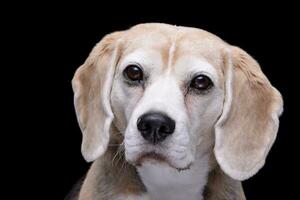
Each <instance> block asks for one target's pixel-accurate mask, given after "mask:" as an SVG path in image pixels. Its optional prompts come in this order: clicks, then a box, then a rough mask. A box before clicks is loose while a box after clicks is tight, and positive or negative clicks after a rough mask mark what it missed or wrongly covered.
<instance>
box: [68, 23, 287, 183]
mask: <svg viewBox="0 0 300 200" xmlns="http://www.w3.org/2000/svg"><path fill="white" fill-rule="evenodd" d="M72 83H73V89H74V93H75V108H76V112H77V117H78V121H79V125H80V127H81V129H82V132H83V144H82V153H83V155H84V157H85V158H86V160H88V161H92V160H94V159H96V158H97V157H99V156H100V155H102V154H103V153H104V152H105V150H106V148H107V145H108V142H109V135H110V133H109V132H110V127H111V123H114V125H115V127H117V129H118V131H119V133H120V134H123V136H124V141H123V144H124V146H125V158H126V160H127V161H128V162H131V163H133V164H136V165H139V164H142V162H146V160H149V159H150V160H159V161H162V162H166V163H168V164H169V165H170V166H171V167H173V168H177V169H186V168H188V167H189V166H190V165H192V164H193V162H194V160H195V159H196V158H197V157H201V156H203V155H204V154H207V153H208V152H211V151H212V150H213V149H214V154H215V157H216V159H217V161H218V163H219V165H220V166H221V168H222V169H223V170H224V172H225V173H227V174H228V175H230V176H231V177H233V178H235V179H238V180H243V179H246V178H248V177H250V176H252V175H253V174H254V173H256V172H257V171H258V170H259V169H260V168H261V167H262V165H263V164H264V160H265V157H266V155H267V153H268V151H269V149H270V147H271V145H272V144H273V142H274V139H275V137H276V133H277V129H278V116H279V115H280V113H281V111H282V99H281V96H280V94H279V92H278V91H277V90H276V89H275V88H273V87H272V86H271V84H270V83H269V81H268V80H267V78H266V77H265V76H264V74H263V73H262V72H261V70H260V67H259V65H258V64H257V63H256V61H255V60H253V59H252V58H251V57H250V56H249V55H248V54H247V53H246V52H244V51H243V50H241V49H239V48H237V47H233V46H230V45H228V44H227V43H225V42H223V41H222V40H221V39H219V38H218V37H216V36H214V35H212V34H210V33H208V32H205V31H203V30H199V29H194V28H186V27H175V26H170V25H165V24H142V25H137V26H135V27H133V28H131V29H129V30H128V31H123V32H116V33H113V34H111V35H108V36H106V37H105V38H104V39H102V41H101V42H100V43H99V44H97V45H96V47H95V48H94V50H93V51H92V53H91V54H90V56H89V58H88V59H87V61H86V62H85V63H84V64H83V65H82V66H81V67H80V68H79V69H78V70H77V72H76V74H75V76H74V79H73V82H72Z"/></svg>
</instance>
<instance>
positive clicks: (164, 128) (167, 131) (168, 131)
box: [158, 124, 172, 133]
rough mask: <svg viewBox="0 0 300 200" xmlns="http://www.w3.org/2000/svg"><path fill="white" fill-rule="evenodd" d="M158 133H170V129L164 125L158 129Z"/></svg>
mask: <svg viewBox="0 0 300 200" xmlns="http://www.w3.org/2000/svg"><path fill="white" fill-rule="evenodd" d="M158 131H159V132H161V133H172V131H171V129H170V127H169V126H167V125H166V124H162V125H161V126H160V127H159V129H158Z"/></svg>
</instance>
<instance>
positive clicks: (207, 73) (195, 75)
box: [190, 71, 216, 85]
mask: <svg viewBox="0 0 300 200" xmlns="http://www.w3.org/2000/svg"><path fill="white" fill-rule="evenodd" d="M199 75H205V76H207V77H208V78H209V79H210V80H211V82H212V83H213V84H214V85H215V83H216V80H215V78H214V76H213V75H212V74H210V73H209V72H206V71H199V72H196V73H192V74H191V75H190V82H191V81H192V80H193V79H194V78H196V77H197V76H199Z"/></svg>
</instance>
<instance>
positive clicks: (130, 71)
mask: <svg viewBox="0 0 300 200" xmlns="http://www.w3.org/2000/svg"><path fill="white" fill-rule="evenodd" d="M123 75H124V76H125V77H126V78H127V79H129V80H131V81H142V80H143V78H144V77H143V70H142V69H141V68H140V67H139V66H137V65H129V66H127V67H126V68H125V70H124V71H123Z"/></svg>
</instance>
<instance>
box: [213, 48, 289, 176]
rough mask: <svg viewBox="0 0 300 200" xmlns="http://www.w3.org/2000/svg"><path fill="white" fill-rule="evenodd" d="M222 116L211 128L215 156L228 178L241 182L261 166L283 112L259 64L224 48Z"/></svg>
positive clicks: (233, 50) (279, 97)
mask: <svg viewBox="0 0 300 200" xmlns="http://www.w3.org/2000/svg"><path fill="white" fill-rule="evenodd" d="M224 54H225V56H224V57H225V58H224V65H225V80H226V81H225V100H224V107H223V113H222V115H221V116H220V118H219V120H218V122H217V123H216V126H215V148H214V153H215V157H216V159H217V161H218V163H219V165H220V167H221V168H222V170H223V171H224V172H225V173H226V174H227V175H229V176H230V177H232V178H234V179H237V180H245V179H247V178H249V177H251V176H252V175H254V174H255V173H256V172H257V171H258V170H259V169H260V168H261V167H262V166H263V165H264V163H265V159H266V156H267V154H268V152H269V150H270V148H271V146H272V144H273V142H274V140H275V138H276V135H277V130H278V124H279V121H278V117H279V116H280V114H281V112H282V109H283V101H282V97H281V95H280V93H279V92H278V91H277V90H276V89H275V88H274V87H273V86H272V85H271V84H270V82H269V81H268V79H267V78H266V76H265V75H264V74H263V72H262V71H261V69H260V66H259V64H258V63H257V62H256V61H255V60H254V59H253V58H252V57H251V56H250V55H248V54H247V53H246V52H245V51H243V50H242V49H240V48H238V47H230V48H229V50H228V49H227V50H226V52H225V53H224Z"/></svg>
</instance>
